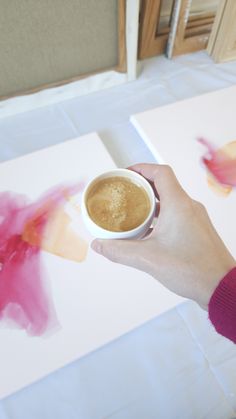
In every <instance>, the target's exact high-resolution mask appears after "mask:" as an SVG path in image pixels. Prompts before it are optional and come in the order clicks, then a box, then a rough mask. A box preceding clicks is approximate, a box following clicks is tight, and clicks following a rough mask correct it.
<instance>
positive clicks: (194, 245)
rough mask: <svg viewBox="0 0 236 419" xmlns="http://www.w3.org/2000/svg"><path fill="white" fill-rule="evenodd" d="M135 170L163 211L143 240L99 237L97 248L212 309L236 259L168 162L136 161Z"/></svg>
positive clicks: (95, 248) (133, 168)
mask: <svg viewBox="0 0 236 419" xmlns="http://www.w3.org/2000/svg"><path fill="white" fill-rule="evenodd" d="M132 170H134V171H136V172H138V173H140V174H141V175H142V176H144V177H145V178H146V179H148V180H149V181H150V182H151V184H152V185H153V188H154V191H155V193H156V196H157V197H158V199H159V201H160V204H159V215H158V218H157V222H156V225H155V227H154V229H153V231H152V233H151V234H150V235H149V236H148V237H146V238H144V239H142V240H98V239H96V240H94V241H93V242H92V248H93V250H95V251H96V252H97V253H100V254H101V255H103V256H105V257H106V258H108V259H110V260H112V261H113V262H117V263H121V264H124V265H129V266H133V267H134V268H137V269H139V270H142V271H145V272H147V273H148V274H150V275H152V276H153V277H154V278H156V279H157V280H158V281H160V282H161V283H162V284H163V285H164V286H165V287H167V288H169V289H170V290H171V291H173V292H175V293H176V294H179V295H181V296H183V297H186V298H190V299H192V300H194V301H196V302H197V303H198V304H199V305H200V306H201V307H202V308H204V309H207V307H208V302H209V300H210V297H211V295H212V294H213V292H214V290H215V288H216V287H217V285H218V283H219V281H220V280H221V279H222V278H223V277H224V276H225V274H226V273H227V272H228V271H229V270H230V269H232V268H233V267H234V266H235V265H236V262H235V260H234V258H233V257H232V255H231V254H230V253H229V251H228V250H227V248H226V246H225V245H224V243H223V242H222V240H221V239H220V237H219V236H218V234H217V232H216V230H215V229H214V227H213V225H212V223H211V221H210V219H209V217H208V214H207V212H206V210H205V208H204V206H203V205H202V204H200V203H199V202H197V201H194V200H193V199H191V198H190V197H189V196H188V195H187V193H186V192H185V191H184V190H183V189H182V187H181V185H180V184H179V183H178V181H177V179H176V177H175V175H174V173H173V171H172V169H171V168H170V167H169V166H165V165H155V164H137V165H135V166H133V167H132Z"/></svg>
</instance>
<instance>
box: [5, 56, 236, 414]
mask: <svg viewBox="0 0 236 419" xmlns="http://www.w3.org/2000/svg"><path fill="white" fill-rule="evenodd" d="M141 67H142V71H141V74H140V77H139V78H138V79H137V80H136V81H134V82H132V83H129V84H126V85H123V86H118V87H114V88H111V89H108V90H104V91H101V92H97V93H94V94H90V95H87V96H83V97H78V98H75V99H72V100H68V101H64V102H61V103H58V104H57V105H52V106H48V107H44V108H41V109H37V110H34V111H31V112H27V113H22V114H18V115H15V116H12V117H8V118H4V119H0V141H1V147H0V159H1V160H2V161H3V160H6V159H11V158H14V157H16V156H19V155H23V154H26V153H29V152H31V151H33V150H37V149H40V148H43V147H47V146H49V145H52V144H56V143H59V142H63V141H66V140H68V139H71V138H74V137H77V136H78V135H82V134H85V133H88V132H91V131H98V133H99V134H100V136H101V138H102V140H103V142H104V144H105V145H106V147H107V149H108V150H109V152H110V154H111V156H112V157H113V158H114V160H115V162H116V164H117V165H118V166H120V167H126V166H128V165H130V164H133V163H135V162H138V161H145V162H153V161H154V158H153V156H152V155H151V153H150V152H149V150H148V149H147V148H146V146H145V144H144V143H143V142H142V140H141V138H140V137H139V136H138V134H137V133H136V131H135V129H134V128H133V127H132V125H131V124H130V123H129V117H130V115H132V114H135V113H138V112H142V111H144V110H146V109H150V108H153V107H156V106H162V105H164V104H167V103H171V102H174V101H176V100H180V99H184V98H187V97H191V96H195V95H198V94H201V93H205V92H209V91H213V90H216V89H220V88H223V87H227V86H230V85H232V84H236V62H230V63H226V64H219V65H215V64H214V63H213V62H212V60H211V59H210V58H209V57H208V56H207V54H206V53H205V52H200V53H196V54H191V55H187V56H182V57H178V58H175V59H174V60H172V61H169V60H167V59H166V58H164V57H159V58H154V59H151V60H147V61H145V62H143V63H142V64H141ZM235 371H236V349H235V345H233V344H232V343H231V342H230V341H228V340H227V339H224V338H222V337H221V336H219V335H217V334H216V332H215V331H214V330H213V327H212V326H211V325H210V323H209V321H208V319H207V314H206V313H205V312H203V311H202V310H201V309H200V308H198V307H197V306H196V305H195V304H194V303H192V302H186V303H184V304H182V305H180V306H178V307H177V308H175V309H173V310H171V311H169V312H167V313H165V314H164V315H161V316H159V317H157V318H156V319H154V320H152V321H151V322H148V323H147V324H145V325H144V326H142V327H140V328H138V329H135V330H133V331H132V332H130V333H128V334H127V335H124V336H122V337H121V338H119V339H118V340H116V341H114V342H112V343H111V344H109V345H106V346H104V347H103V348H101V349H99V350H98V351H95V352H93V353H91V354H90V355H88V356H86V357H84V358H82V359H81V360H79V361H77V362H74V363H73V364H71V365H69V366H68V367H66V368H63V369H61V370H58V371H57V372H56V373H53V374H51V375H50V376H48V377H46V378H45V379H43V380H41V381H39V382H37V383H36V384H34V385H32V386H30V387H28V388H25V389H24V390H22V391H20V392H18V393H16V394H14V395H12V396H10V397H8V398H6V399H4V400H3V401H1V402H0V419H32V418H34V419H42V418H43V419H54V418H57V419H105V418H112V419H157V418H161V419H162V418H165V419H176V418H181V419H185V418H186V419H191V418H196V419H199V418H211V419H212V418H214V419H217V418H219V419H229V418H235V417H236V378H235V377H236V374H235Z"/></svg>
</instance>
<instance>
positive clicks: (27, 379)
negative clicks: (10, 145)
mask: <svg viewBox="0 0 236 419" xmlns="http://www.w3.org/2000/svg"><path fill="white" fill-rule="evenodd" d="M114 167H115V165H114V163H113V161H112V160H111V158H110V156H109V154H108V153H107V151H106V150H105V148H104V146H103V145H102V143H101V141H100V139H99V137H98V136H97V135H96V134H90V135H87V136H84V137H81V138H78V139H75V140H72V141H69V142H66V143H64V144H61V145H58V146H54V147H51V148H48V149H45V150H42V151H39V152H37V153H33V154H30V155H28V156H25V157H22V158H19V159H16V160H11V161H9V162H6V163H3V164H1V165H0V179H1V183H0V189H1V190H2V191H4V190H10V191H13V192H18V193H23V194H26V195H27V196H28V197H29V198H31V199H36V198H37V197H38V196H39V195H40V194H41V193H43V192H44V191H46V190H47V189H49V188H51V187H52V186H54V185H57V184H62V183H64V182H72V183H73V182H75V181H80V180H85V181H86V180H87V181H89V180H90V179H91V178H92V177H94V176H96V175H97V174H98V173H100V172H102V171H104V170H110V169H112V168H114ZM80 232H81V236H82V237H87V233H86V231H84V230H83V224H82V223H80ZM43 261H44V265H45V268H46V270H47V272H48V276H49V279H50V286H51V288H52V296H53V300H54V305H55V309H56V313H57V316H58V319H59V323H60V325H61V328H60V330H59V331H58V332H56V333H55V334H53V335H52V336H49V337H44V338H40V337H34V338H32V337H29V336H27V335H26V333H25V331H23V330H14V329H8V328H0V341H1V345H0V371H1V375H0V397H4V396H6V395H8V394H10V393H12V392H13V391H16V390H18V389H20V388H21V387H23V386H25V385H27V384H30V383H31V382H33V381H34V380H36V379H39V378H41V377H43V376H44V375H46V374H48V373H49V372H52V371H53V370H55V369H57V368H59V367H61V366H63V365H65V364H67V363H69V362H71V361H73V360H75V359H77V358H79V357H81V356H83V355H85V354H87V353H88V352H91V351H92V350H94V349H96V348H98V347H100V346H102V345H104V344H106V343H108V342H109V341H111V340H113V339H115V338H117V337H118V336H120V335H122V334H123V333H126V332H128V331H129V330H131V329H133V328H134V327H136V326H138V325H140V324H142V323H144V322H145V321H147V320H149V319H151V318H152V317H154V316H155V315H157V314H159V313H161V312H163V311H165V310H167V309H169V308H170V307H173V306H174V305H175V304H177V303H178V302H179V301H181V299H180V298H179V297H177V296H175V295H174V294H172V293H170V292H169V291H167V290H165V289H164V288H163V287H162V286H161V285H160V284H157V283H156V282H155V281H154V279H152V278H150V277H148V275H146V274H144V273H141V272H138V271H136V270H134V269H131V268H128V267H124V266H120V265H117V264H113V263H112V262H109V261H108V260H106V259H105V258H102V257H101V256H99V255H97V254H95V253H94V252H93V251H92V250H89V253H88V256H87V259H86V261H84V262H82V263H75V262H70V261H67V260H65V259H62V258H60V257H57V256H53V255H51V254H48V253H46V252H45V253H44V255H43ZM0 327H1V323H0Z"/></svg>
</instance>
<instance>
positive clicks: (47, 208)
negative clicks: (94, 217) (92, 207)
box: [0, 184, 88, 336]
mask: <svg viewBox="0 0 236 419" xmlns="http://www.w3.org/2000/svg"><path fill="white" fill-rule="evenodd" d="M81 189H82V185H81V184H77V185H76V186H73V187H57V188H54V189H53V190H52V191H49V192H47V193H46V194H44V195H43V197H42V198H40V199H39V200H38V201H37V202H34V203H29V200H28V199H27V198H26V197H25V196H22V195H19V194H16V193H12V192H2V193H0V321H4V322H5V323H6V324H9V325H10V324H15V325H17V326H18V327H20V328H22V329H25V330H26V332H27V333H28V335H31V336H41V335H43V334H44V333H45V332H48V331H49V330H53V329H55V328H56V326H57V325H58V321H57V316H56V312H55V310H54V307H53V300H52V296H51V295H50V290H49V288H50V284H49V283H48V281H47V273H46V270H45V268H44V266H43V264H42V260H41V253H42V251H46V252H49V253H52V254H54V255H57V256H60V257H62V258H65V259H68V260H72V261H75V262H83V261H84V260H85V259H86V254H87V249H88V243H87V242H86V241H85V240H84V239H82V238H81V237H79V235H78V234H76V233H75V232H74V231H73V229H72V228H71V217H70V216H69V215H68V213H67V212H66V205H68V203H69V205H72V206H75V204H74V203H73V201H72V197H73V196H74V195H75V194H76V193H78V192H79V191H80V190H81ZM75 210H76V211H78V214H79V208H78V207H76V208H75Z"/></svg>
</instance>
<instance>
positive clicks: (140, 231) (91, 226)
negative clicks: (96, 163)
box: [81, 169, 156, 239]
mask: <svg viewBox="0 0 236 419" xmlns="http://www.w3.org/2000/svg"><path fill="white" fill-rule="evenodd" d="M114 176H120V177H124V178H125V179H129V180H131V181H132V182H134V183H135V184H137V185H139V186H142V187H143V188H144V190H145V191H146V192H147V195H148V197H149V200H150V211H149V214H148V215H147V217H146V219H145V220H144V222H143V223H142V224H140V225H139V226H137V227H136V228H134V229H132V230H128V231H122V232H120V231H118V232H117V231H110V230H106V229H104V228H102V227H100V226H99V225H98V224H96V223H95V222H94V221H93V220H92V219H91V217H90V215H89V213H88V209H87V205H86V201H87V196H88V192H89V191H90V189H91V188H92V186H93V185H94V184H95V183H96V182H98V181H99V180H102V179H106V178H110V177H114ZM155 209H156V198H155V195H154V192H153V189H152V187H151V186H150V184H149V183H148V181H147V180H146V179H145V178H144V177H143V176H141V175H139V174H138V173H136V172H133V171H132V170H128V169H115V170H111V171H109V172H105V173H102V174H101V175H99V176H97V177H96V178H94V179H93V180H92V181H91V182H89V183H88V184H87V186H86V187H85V189H84V192H83V195H82V203H81V213H82V217H83V220H84V223H85V225H86V227H87V228H88V230H89V231H90V233H91V234H92V235H93V236H94V237H97V238H101V239H131V238H141V237H143V236H144V235H145V233H146V232H147V231H148V229H149V227H150V226H151V224H152V221H153V218H154V215H155Z"/></svg>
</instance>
